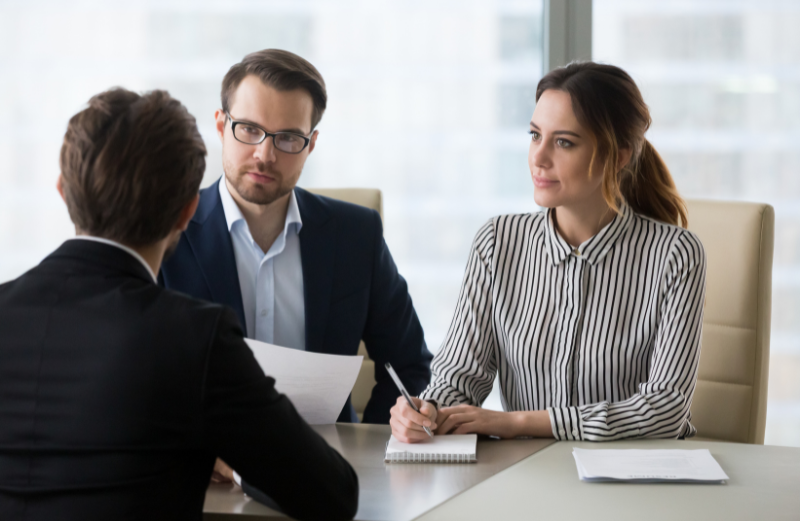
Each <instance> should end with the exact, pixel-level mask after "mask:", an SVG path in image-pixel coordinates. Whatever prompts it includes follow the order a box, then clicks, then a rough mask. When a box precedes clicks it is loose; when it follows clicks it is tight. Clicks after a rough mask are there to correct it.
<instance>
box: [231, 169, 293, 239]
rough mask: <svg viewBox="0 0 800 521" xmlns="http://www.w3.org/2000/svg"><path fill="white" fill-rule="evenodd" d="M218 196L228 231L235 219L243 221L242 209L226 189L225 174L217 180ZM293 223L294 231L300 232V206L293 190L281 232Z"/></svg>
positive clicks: (285, 230)
mask: <svg viewBox="0 0 800 521" xmlns="http://www.w3.org/2000/svg"><path fill="white" fill-rule="evenodd" d="M219 197H220V199H221V200H222V210H223V211H224V212H225V221H226V223H227V224H228V232H230V231H231V229H232V228H233V225H234V223H236V221H242V222H245V220H244V216H243V215H242V211H241V210H240V209H239V205H237V204H236V201H234V200H233V196H232V195H231V193H230V191H229V190H228V183H227V182H226V181H225V176H223V177H222V179H220V180H219ZM292 224H294V225H295V226H294V231H295V233H300V230H301V229H302V228H303V219H302V218H301V217H300V207H299V206H297V197H296V196H295V194H294V190H292V191H291V193H290V194H289V207H288V208H287V209H286V222H285V223H284V225H283V233H284V234H285V233H286V232H287V231H288V230H289V227H290V225H292Z"/></svg>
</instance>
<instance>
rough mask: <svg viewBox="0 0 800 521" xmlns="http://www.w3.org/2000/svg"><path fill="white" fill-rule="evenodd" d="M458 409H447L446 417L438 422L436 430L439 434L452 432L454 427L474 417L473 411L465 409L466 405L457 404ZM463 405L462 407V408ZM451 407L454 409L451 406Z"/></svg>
mask: <svg viewBox="0 0 800 521" xmlns="http://www.w3.org/2000/svg"><path fill="white" fill-rule="evenodd" d="M458 407H459V410H452V411H449V414H448V415H447V419H446V420H445V421H443V422H442V423H440V424H439V429H438V430H437V432H438V433H440V434H454V432H453V431H454V430H455V429H456V427H458V426H459V425H461V424H463V423H467V422H471V421H473V420H474V418H475V413H474V411H471V410H469V409H467V408H466V407H467V406H458ZM462 407H463V408H462ZM452 409H456V407H453V408H452Z"/></svg>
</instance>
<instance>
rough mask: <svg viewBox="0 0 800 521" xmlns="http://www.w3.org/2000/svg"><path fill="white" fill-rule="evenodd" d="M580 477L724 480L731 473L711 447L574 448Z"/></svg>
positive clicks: (594, 478) (653, 480) (651, 480)
mask: <svg viewBox="0 0 800 521" xmlns="http://www.w3.org/2000/svg"><path fill="white" fill-rule="evenodd" d="M572 456H573V457H574V458H575V464H576V465H577V467H578V476H579V477H580V479H581V481H631V482H645V483H649V482H683V483H724V482H725V480H727V479H728V475H727V474H725V471H723V470H722V467H720V466H719V463H717V461H716V460H715V459H714V457H713V456H712V455H711V453H710V452H709V451H708V449H699V450H637V449H634V450H606V449H597V450H587V449H579V448H573V449H572Z"/></svg>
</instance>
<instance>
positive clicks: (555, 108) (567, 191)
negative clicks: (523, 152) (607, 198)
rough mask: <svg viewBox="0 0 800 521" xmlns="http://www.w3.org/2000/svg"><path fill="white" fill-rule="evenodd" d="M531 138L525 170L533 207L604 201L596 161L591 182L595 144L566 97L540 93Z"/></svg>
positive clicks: (599, 172)
mask: <svg viewBox="0 0 800 521" xmlns="http://www.w3.org/2000/svg"><path fill="white" fill-rule="evenodd" d="M530 134H531V145H530V148H529V149H528V166H529V167H530V169H531V177H532V178H533V186H534V192H533V199H534V200H535V201H536V204H538V205H539V206H542V207H545V208H556V207H559V206H565V207H568V208H569V207H573V208H579V207H580V206H583V205H586V204H590V205H593V204H594V203H598V202H600V201H602V200H603V195H602V192H601V188H600V187H601V184H602V182H603V171H602V165H601V162H600V161H595V165H594V168H593V169H592V175H591V178H590V177H589V164H590V162H591V160H592V151H593V150H594V143H593V142H592V139H591V134H590V133H589V131H588V130H586V129H585V128H584V127H583V126H582V125H581V124H580V123H578V119H577V118H576V117H575V113H574V112H573V111H572V99H571V98H570V95H569V94H568V93H566V92H563V91H560V90H546V91H544V92H543V93H542V95H541V96H540V97H539V101H538V102H537V103H536V110H534V111H533V117H532V118H531V130H530Z"/></svg>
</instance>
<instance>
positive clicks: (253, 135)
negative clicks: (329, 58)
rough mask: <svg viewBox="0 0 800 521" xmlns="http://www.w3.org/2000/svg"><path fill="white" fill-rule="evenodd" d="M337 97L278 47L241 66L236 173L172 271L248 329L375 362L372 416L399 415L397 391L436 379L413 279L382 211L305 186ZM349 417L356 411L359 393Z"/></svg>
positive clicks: (228, 155) (213, 197)
mask: <svg viewBox="0 0 800 521" xmlns="http://www.w3.org/2000/svg"><path fill="white" fill-rule="evenodd" d="M326 103H327V94H326V90H325V82H324V80H323V79H322V76H321V75H320V74H319V72H318V71H317V69H316V68H314V66H313V65H311V64H310V63H309V62H307V61H306V60H304V59H303V58H301V57H299V56H297V55H295V54H292V53H290V52H286V51H281V50H276V49H267V50H264V51H259V52H255V53H252V54H250V55H248V56H246V57H245V58H244V59H243V60H242V62H241V63H238V64H236V65H234V66H233V67H231V69H230V70H229V71H228V73H227V74H226V76H225V78H224V80H223V82H222V108H221V109H220V110H217V112H216V127H217V133H218V134H219V136H220V139H221V141H222V163H223V170H224V172H225V175H224V177H223V178H222V179H220V180H219V181H218V182H217V183H215V184H213V185H212V186H211V187H209V188H207V189H205V190H203V191H201V196H200V204H199V206H198V209H197V213H196V214H195V215H194V218H193V219H192V221H191V223H190V224H189V227H188V229H187V230H186V232H184V234H183V236H182V238H181V240H180V244H179V246H178V249H177V251H176V252H175V254H174V255H173V257H172V258H171V259H170V260H169V261H168V262H167V263H166V264H165V265H164V266H163V268H162V270H161V274H162V275H161V281H162V283H163V284H164V285H165V286H166V287H168V288H171V289H175V290H178V291H182V292H185V293H189V294H190V295H193V296H195V297H199V298H203V299H206V300H211V301H214V302H218V303H222V304H227V305H229V306H231V307H232V308H233V309H234V310H235V311H236V313H237V315H238V317H239V320H240V321H241V324H242V327H243V328H244V329H246V331H247V336H248V337H249V338H254V339H256V340H261V341H264V342H269V343H272V344H276V345H280V346H284V347H290V348H295V349H305V350H308V351H313V352H319V353H330V354H341V355H355V354H356V353H357V351H358V345H359V343H360V341H361V340H362V339H363V340H364V342H365V344H366V347H367V351H368V352H369V355H370V357H371V358H372V359H373V360H375V362H376V364H375V367H376V374H375V379H376V382H377V384H376V386H375V388H374V390H373V392H372V397H371V399H370V401H369V403H368V405H367V407H366V410H365V411H364V418H363V420H364V422H367V423H388V421H389V417H390V414H389V409H390V408H391V407H392V405H393V404H394V402H395V400H396V398H397V396H398V391H397V388H396V387H395V385H394V384H393V383H392V381H391V379H390V377H389V375H388V374H387V373H386V371H385V369H384V364H385V363H386V362H390V363H391V364H392V366H394V368H395V369H396V370H397V372H398V373H399V375H400V378H401V379H402V380H403V383H404V384H405V385H406V388H407V389H408V391H409V392H410V393H412V394H415V395H416V394H418V393H420V392H421V391H422V390H423V389H424V388H425V387H426V385H427V384H428V382H429V380H430V361H431V358H432V356H431V354H430V352H429V351H428V349H427V347H426V345H425V340H424V338H423V333H422V327H421V326H420V323H419V320H418V318H417V315H416V312H415V311H414V307H413V305H412V303H411V298H410V296H409V294H408V289H407V286H406V282H405V280H404V279H403V277H401V276H400V274H399V273H398V272H397V267H396V266H395V264H394V261H393V260H392V256H391V254H390V253H389V250H388V248H387V246H386V243H385V242H384V240H383V230H382V226H381V220H380V216H379V215H378V213H377V212H375V211H373V210H369V209H367V208H363V207H360V206H356V205H352V204H348V203H344V202H341V201H336V200H333V199H329V198H325V197H320V196H316V195H314V194H311V193H309V192H307V191H305V190H303V189H301V188H298V187H296V184H297V181H298V179H299V177H300V173H301V172H302V170H303V165H304V163H305V161H306V159H307V158H308V155H309V154H310V153H311V152H312V151H313V150H314V146H315V144H316V141H317V136H318V131H317V130H315V127H316V126H317V124H318V123H319V121H320V119H321V118H322V114H323V112H324V110H325V106H326ZM339 421H345V422H350V421H357V417H356V415H355V411H354V410H353V408H352V405H351V404H350V400H348V402H347V404H346V405H345V408H344V410H343V411H342V414H341V415H340V417H339Z"/></svg>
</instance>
